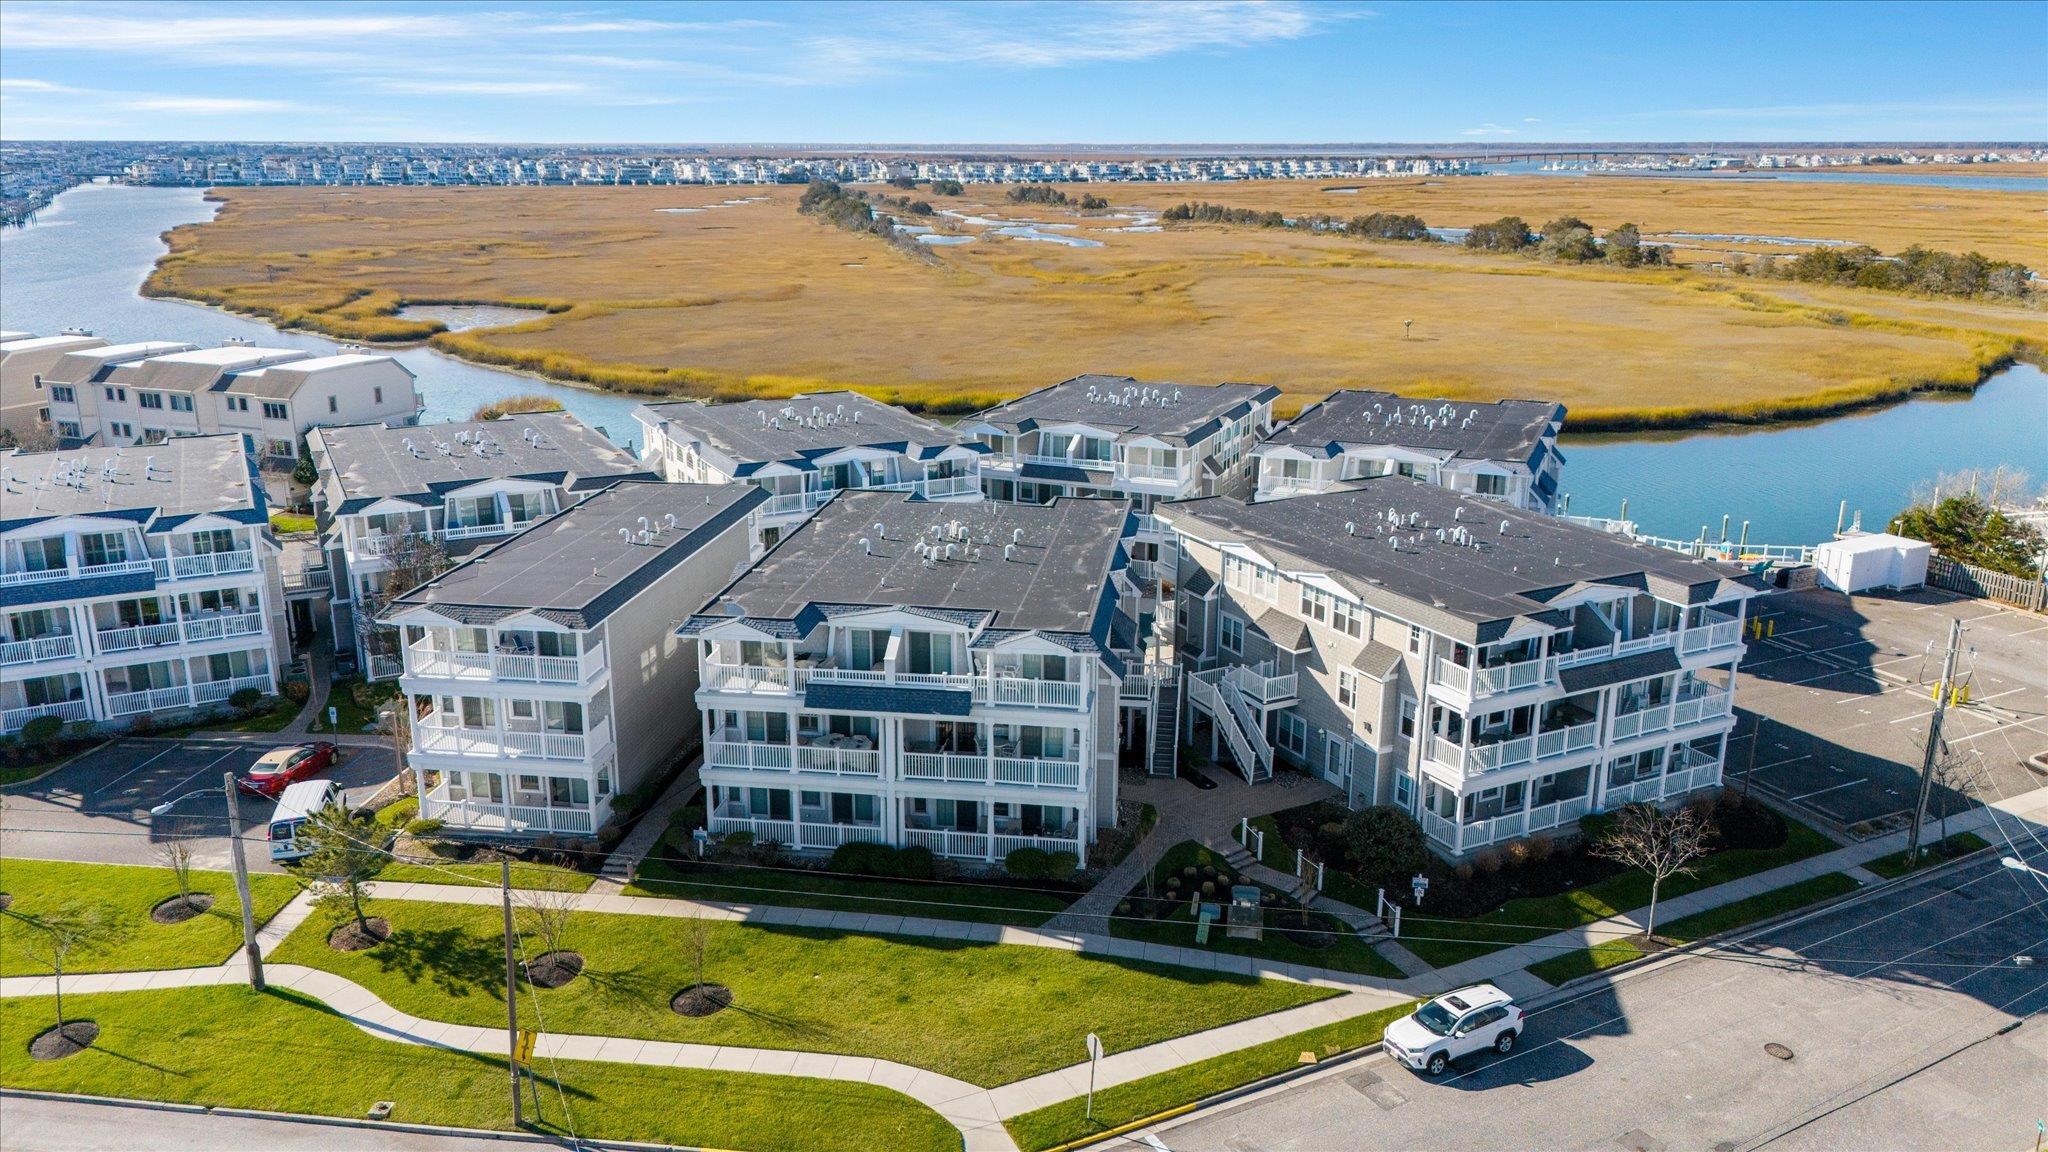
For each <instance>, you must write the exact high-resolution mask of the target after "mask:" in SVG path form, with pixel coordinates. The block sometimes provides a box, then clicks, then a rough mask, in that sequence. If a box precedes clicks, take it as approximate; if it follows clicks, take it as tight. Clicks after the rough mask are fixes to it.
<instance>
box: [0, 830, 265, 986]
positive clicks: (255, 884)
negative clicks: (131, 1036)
mask: <svg viewBox="0 0 2048 1152" xmlns="http://www.w3.org/2000/svg"><path fill="white" fill-rule="evenodd" d="M192 891H193V893H194V894H195V895H198V894H201V893H204V894H205V895H207V896H211V897H213V906H212V907H210V908H208V909H207V910H206V911H204V912H201V913H199V914H198V915H197V916H194V917H192V918H191V919H189V920H186V921H184V922H182V923H178V924H159V923H157V922H156V921H154V920H152V919H151V918H150V915H149V913H150V909H152V908H155V907H156V906H157V905H158V904H161V903H163V902H164V901H166V900H169V899H171V898H172V897H174V896H177V895H178V881H177V878H176V877H175V876H174V875H172V873H171V870H170V869H168V868H147V867H137V866H134V865H127V864H75V863H70V862H67V861H61V860H17V859H0V892H5V893H6V894H7V895H8V896H9V897H11V898H12V899H11V901H10V903H9V904H8V906H7V908H6V910H5V911H0V976H45V975H48V974H49V972H50V965H49V962H48V960H47V959H46V958H40V957H41V956H42V955H43V954H44V947H43V945H44V940H43V937H44V933H42V932H41V931H40V930H39V929H38V928H37V927H36V923H37V918H38V917H40V916H43V915H46V914H49V913H51V912H55V911H57V910H58V909H59V908H61V907H63V906H65V905H67V904H69V905H74V906H80V907H87V908H98V909H99V910H100V912H101V915H102V917H103V918H104V919H105V921H106V922H108V923H110V924H113V925H117V926H119V927H118V928H117V931H122V932H125V936H124V937H123V938H121V939H118V940H115V941H113V942H111V943H108V944H107V945H105V946H103V947H99V948H80V949H79V950H77V951H76V952H73V953H72V954H71V955H69V956H67V957H66V958H65V960H64V971H66V972H67V973H69V972H134V971H142V970H145V969H150V968H204V967H208V966H211V965H214V964H219V963H221V962H222V961H224V960H226V959H227V958H228V957H229V956H230V955H232V954H233V953H234V951H235V949H237V948H239V947H241V945H242V906H241V903H240V901H239V900H238V899H237V898H236V896H235V878H234V876H233V875H231V874H229V873H226V872H203V871H199V870H196V869H195V870H194V871H193V872H192ZM298 891H299V886H298V884H297V883H296V882H294V881H293V880H292V879H291V877H289V876H278V875H274V874H269V873H260V872H259V873H254V874H251V875H250V877H249V894H250V896H251V898H252V900H253V901H254V903H255V908H256V923H257V924H258V925H259V926H260V925H262V924H263V923H264V922H266V921H268V920H269V919H270V918H271V917H272V916H275V915H277V910H278V909H280V908H282V907H284V906H285V904H286V903H288V902H289V901H290V900H291V898H292V897H293V896H294V895H296V894H297V893H298Z"/></svg>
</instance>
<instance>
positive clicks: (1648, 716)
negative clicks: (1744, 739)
mask: <svg viewBox="0 0 2048 1152" xmlns="http://www.w3.org/2000/svg"><path fill="white" fill-rule="evenodd" d="M1733 703H1734V693H1732V692H1708V693H1704V694H1702V695H1699V696H1693V697H1690V698H1688V699H1684V700H1674V701H1672V702H1671V703H1669V704H1659V705H1657V706H1656V707H1654V708H1645V709H1642V710H1641V711H1639V712H1624V713H1622V714H1621V715H1619V716H1616V717H1615V718H1614V736H1613V738H1614V739H1616V740H1627V739H1630V738H1631V737H1635V736H1641V735H1643V734H1645V733H1648V732H1662V731H1664V730H1665V729H1667V728H1679V727H1683V726H1685V725H1687V724H1697V723H1699V722H1700V721H1702V720H1713V719H1717V718H1719V717H1722V716H1726V715H1727V714H1728V712H1729V710H1730V708H1731V707H1732V706H1733Z"/></svg>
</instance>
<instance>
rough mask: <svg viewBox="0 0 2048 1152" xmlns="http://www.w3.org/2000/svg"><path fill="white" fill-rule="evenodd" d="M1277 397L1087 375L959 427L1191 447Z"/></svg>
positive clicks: (1240, 387)
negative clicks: (1059, 428) (1079, 431)
mask: <svg viewBox="0 0 2048 1152" xmlns="http://www.w3.org/2000/svg"><path fill="white" fill-rule="evenodd" d="M1278 395H1280V390H1279V389H1278V388H1274V387H1271V386H1269V385H1263V384H1168V383H1151V382H1147V381H1143V380H1134V379H1132V378H1131V377H1129V376H1102V375H1096V374H1092V373H1091V374H1089V375H1086V376H1076V377H1074V378H1073V379H1072V380H1063V381H1061V382H1060V383H1058V384H1054V385H1053V386H1052V387H1050V388H1041V389H1039V390H1038V391H1036V392H1031V393H1027V394H1025V395H1023V396H1019V397H1017V398H1016V399H1015V400H1012V401H1010V402H1009V403H1007V404H999V405H997V406H996V407H994V408H990V409H988V410H987V411H985V412H982V413H979V414H978V415H975V416H970V417H968V418H967V419H966V420H964V421H962V423H966V424H972V423H975V422H981V423H987V424H994V425H997V426H998V427H1004V428H1010V429H1012V430H1014V431H1018V432H1029V431H1031V430H1032V429H1034V428H1039V427H1042V426H1045V425H1048V424H1087V425H1089V426H1091V427H1095V428H1101V429H1103V430H1104V431H1111V432H1118V433H1128V434H1131V435H1137V436H1155V437H1158V438H1159V439H1161V440H1170V441H1178V442H1180V443H1183V444H1193V443H1197V442H1199V441H1201V440H1205V439H1207V438H1208V436H1209V434H1210V433H1211V432H1214V431H1215V430H1216V428H1217V427H1218V426H1220V425H1221V423H1222V422H1223V421H1225V420H1231V419H1235V418H1236V417H1238V416H1241V415H1243V414H1245V413H1246V412H1249V411H1251V410H1252V407H1253V406H1254V405H1256V404H1259V403H1261V402H1263V401H1268V400H1271V399H1273V398H1274V397H1275V396H1278Z"/></svg>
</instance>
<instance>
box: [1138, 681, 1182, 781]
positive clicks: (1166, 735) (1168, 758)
mask: <svg viewBox="0 0 2048 1152" xmlns="http://www.w3.org/2000/svg"><path fill="white" fill-rule="evenodd" d="M1179 764H1180V685H1179V684H1178V683H1176V682H1173V681H1167V682H1165V683H1161V684H1159V685H1157V686H1155V687H1154V688H1153V689H1152V755H1151V758H1150V759H1149V760H1147V761H1146V762H1145V771H1146V773H1147V774H1148V775H1152V776H1173V775H1176V774H1178V772H1179V771H1180V767H1179Z"/></svg>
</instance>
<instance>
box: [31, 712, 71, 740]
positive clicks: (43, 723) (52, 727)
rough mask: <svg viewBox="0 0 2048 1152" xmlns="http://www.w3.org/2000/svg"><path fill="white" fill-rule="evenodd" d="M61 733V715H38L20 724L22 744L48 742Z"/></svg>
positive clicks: (62, 724) (62, 723)
mask: <svg viewBox="0 0 2048 1152" xmlns="http://www.w3.org/2000/svg"><path fill="white" fill-rule="evenodd" d="M63 734H64V718H63V717H62V716H38V717H36V718H35V719H33V720H31V721H29V722H28V723H26V724H23V725H22V726H21V740H22V743H24V744H48V743H49V742H50V741H52V740H55V739H56V738H57V737H59V736H62V735H63Z"/></svg>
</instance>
